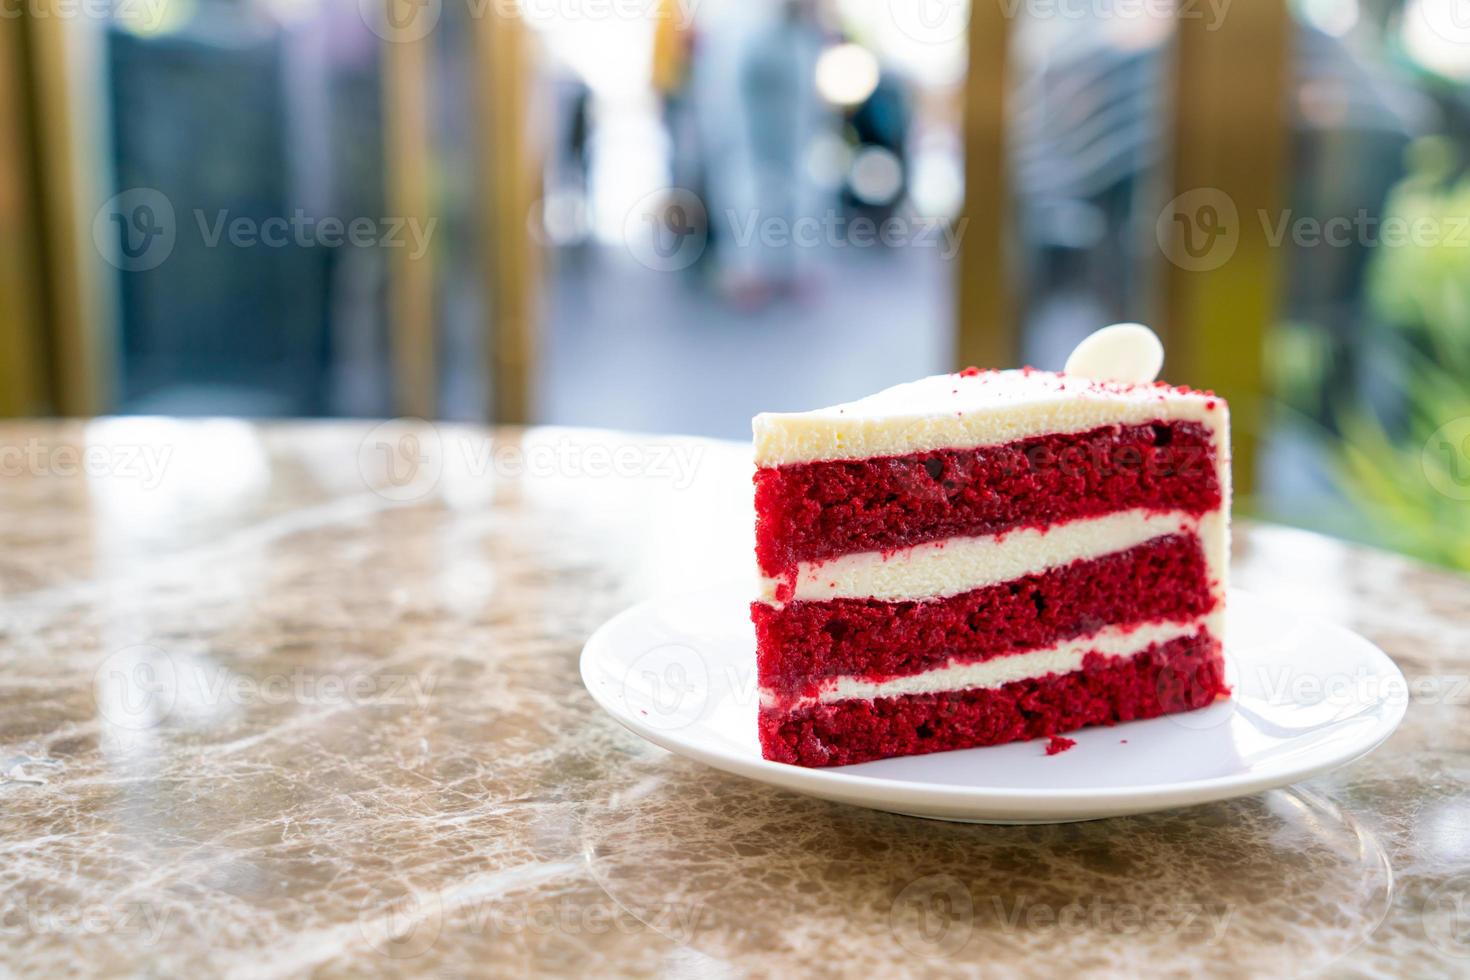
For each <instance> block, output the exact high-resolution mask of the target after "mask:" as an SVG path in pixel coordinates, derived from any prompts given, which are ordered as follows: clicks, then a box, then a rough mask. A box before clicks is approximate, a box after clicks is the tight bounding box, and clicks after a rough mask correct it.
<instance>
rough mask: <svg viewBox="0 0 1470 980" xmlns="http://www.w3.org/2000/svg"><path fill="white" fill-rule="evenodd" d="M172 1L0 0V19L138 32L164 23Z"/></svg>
mask: <svg viewBox="0 0 1470 980" xmlns="http://www.w3.org/2000/svg"><path fill="white" fill-rule="evenodd" d="M169 2H170V0H0V20H19V19H20V18H22V17H25V18H27V19H29V20H90V21H96V22H98V23H121V24H126V25H127V26H129V27H133V28H135V29H137V30H139V31H156V30H158V28H159V27H160V26H162V24H163V19H164V16H165V14H166V13H167V10H168V5H169Z"/></svg>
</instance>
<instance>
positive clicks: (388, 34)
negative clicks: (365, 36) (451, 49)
mask: <svg viewBox="0 0 1470 980" xmlns="http://www.w3.org/2000/svg"><path fill="white" fill-rule="evenodd" d="M357 13H358V16H360V17H361V18H362V22H363V23H364V24H366V25H367V28H368V30H370V31H372V32H373V33H374V34H376V35H377V36H378V37H380V38H382V39H383V40H384V41H388V42H390V43H393V44H411V43H413V42H414V41H422V40H423V39H424V38H426V37H428V36H429V34H430V32H432V31H433V30H434V28H435V27H436V26H438V24H439V18H440V17H442V16H443V15H444V0H357Z"/></svg>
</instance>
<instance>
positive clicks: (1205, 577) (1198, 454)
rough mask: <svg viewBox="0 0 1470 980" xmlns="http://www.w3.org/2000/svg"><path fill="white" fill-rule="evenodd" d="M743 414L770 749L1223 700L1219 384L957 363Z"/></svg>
mask: <svg viewBox="0 0 1470 980" xmlns="http://www.w3.org/2000/svg"><path fill="white" fill-rule="evenodd" d="M1113 329H1117V328H1113ZM1131 329H1139V328H1131ZM1079 351H1080V348H1079ZM1094 360H1096V359H1094ZM1103 361H1104V362H1106V361H1107V358H1103ZM1070 366H1071V362H1069V367H1070ZM1155 371H1157V365H1156V364H1155V365H1154V366H1153V367H1152V369H1151V370H1147V372H1146V374H1145V376H1146V377H1147V378H1150V379H1151V378H1152V376H1153V373H1154V372H1155ZM1092 373H1093V374H1094V375H1095V376H1097V377H1118V376H1120V375H1122V376H1125V377H1126V376H1127V375H1128V371H1127V370H1118V369H1117V368H1116V367H1115V366H1113V365H1107V367H1106V368H1105V369H1098V370H1095V371H1093V372H1092ZM1140 373H1144V372H1142V371H1139V370H1135V371H1134V374H1135V376H1136V375H1137V374H1140ZM754 428H755V455H756V464H757V471H756V475H755V502H756V538H757V542H756V555H757V558H758V561H759V564H760V569H761V572H762V576H763V590H762V595H761V597H760V598H759V599H758V600H757V601H756V602H754V603H753V604H752V607H751V612H752V617H753V618H754V620H755V628H756V639H757V666H758V676H759V684H760V695H761V706H760V740H761V746H762V749H763V751H764V754H765V756H766V758H768V759H775V760H778V761H781V762H790V763H795V764H797V765H803V766H834V765H844V764H847V763H854V762H863V761H866V760H870V759H879V758H884V757H887V756H895V755H908V754H915V753H922V752H937V751H942V750H945V749H956V748H967V747H972V746H981V745H995V744H999V743H1002V742H1011V741H1016V740H1019V739H1031V738H1038V737H1046V736H1054V735H1057V734H1059V733H1062V732H1068V731H1072V730H1074V729H1077V728H1081V727H1084V726H1087V725H1111V724H1114V723H1115V722H1119V721H1127V720H1131V719H1137V718H1152V717H1156V716H1158V715H1162V714H1166V713H1170V712H1177V711H1187V710H1191V709H1194V708H1200V707H1203V706H1205V705H1208V704H1210V703H1211V702H1213V701H1214V700H1215V699H1216V698H1217V697H1220V696H1222V695H1223V694H1225V693H1227V689H1226V686H1225V681H1224V669H1223V660H1222V656H1221V640H1222V625H1223V620H1224V600H1225V584H1226V562H1227V552H1228V538H1229V505H1230V470H1229V423H1228V415H1227V409H1226V406H1225V403H1224V402H1223V401H1222V400H1221V399H1220V398H1218V397H1216V396H1214V395H1213V394H1211V393H1209V392H1199V391H1192V390H1188V389H1185V388H1174V387H1169V386H1167V385H1165V384H1163V383H1162V382H1159V383H1148V382H1142V383H1138V382H1132V383H1130V382H1127V381H1114V380H1095V378H1089V377H1083V376H1080V375H1078V374H1076V373H1073V374H1059V373H1051V372H1044V371H1035V370H1031V369H1026V370H1020V371H977V370H975V369H973V368H972V369H969V370H966V371H963V372H960V373H959V374H951V375H941V376H938V377H933V378H926V379H924V380H922V381H916V382H914V383H912V384H906V385H900V386H898V387H896V388H890V389H888V390H887V391H884V392H881V393H879V394H877V395H873V396H871V397H869V398H865V399H862V400H860V401H856V402H852V403H849V404H846V405H838V406H835V407H833V408H827V409H820V410H818V411H814V412H803V413H794V414H764V415H759V416H757V417H756V419H755V422H754ZM1059 744H1060V743H1059Z"/></svg>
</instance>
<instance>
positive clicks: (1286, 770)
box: [578, 583, 1408, 812]
mask: <svg viewBox="0 0 1470 980" xmlns="http://www.w3.org/2000/svg"><path fill="white" fill-rule="evenodd" d="M735 587H736V586H734V584H733V583H722V584H718V585H711V586H707V587H705V588H702V589H697V590H693V591H690V592H684V593H673V594H665V595H661V596H654V597H650V598H648V599H644V600H643V601H641V602H638V603H635V604H633V605H631V606H629V607H628V608H626V609H624V610H622V611H621V612H619V613H618V614H616V615H615V616H612V617H611V618H609V619H608V620H606V621H605V622H604V623H603V624H602V625H601V626H599V627H598V628H597V629H596V630H595V631H594V632H593V633H592V635H591V636H590V637H588V639H587V641H586V643H585V644H584V645H583V647H582V652H581V655H580V657H579V659H578V673H579V674H580V676H581V680H582V685H583V687H584V688H585V689H586V690H587V692H588V693H589V694H590V695H591V696H592V699H593V700H594V701H595V702H596V703H597V705H598V706H599V707H600V708H602V710H603V711H605V712H607V713H608V714H609V715H610V716H611V717H612V718H613V720H615V721H616V722H618V724H619V725H621V726H622V727H623V728H625V729H627V730H628V731H630V732H632V733H633V734H635V735H637V736H639V737H640V738H643V739H645V740H646V741H648V742H651V743H652V744H654V745H657V746H658V747H660V748H662V749H665V750H666V751H669V752H672V753H674V754H675V755H680V756H684V757H685V758H690V759H693V760H695V761H696V762H700V763H703V764H704V765H708V766H710V767H712V768H715V769H718V770H720V771H722V772H729V773H732V774H734V775H738V776H744V777H746V778H750V779H756V780H758V781H761V782H765V783H769V784H774V785H779V786H781V787H783V788H787V789H794V790H797V791H800V792H809V793H812V794H814V795H824V794H823V793H822V790H824V789H825V790H826V791H827V792H834V791H837V790H839V789H841V790H847V791H848V792H846V793H844V794H843V795H844V797H847V798H852V797H854V796H856V797H858V798H861V799H863V800H864V801H865V804H870V805H875V806H876V805H879V804H883V805H885V806H887V805H900V804H902V803H908V804H910V805H912V803H913V802H916V801H922V802H923V803H925V804H935V805H942V806H950V807H953V806H957V805H958V806H972V807H982V808H983V807H986V806H991V807H996V806H999V807H1000V808H1002V809H1011V808H1012V807H1013V805H1014V804H1017V803H1033V804H1035V803H1043V804H1046V805H1048V806H1051V807H1059V808H1062V809H1064V810H1070V809H1076V808H1078V807H1082V806H1088V805H1098V804H1119V803H1125V802H1127V801H1130V800H1135V799H1137V800H1138V801H1139V802H1141V803H1142V802H1145V800H1146V809H1148V810H1158V809H1167V808H1170V807H1174V806H1180V805H1188V804H1194V803H1204V802H1210V801H1212V800H1219V799H1228V798H1234V797H1237V796H1248V795H1252V794H1255V793H1259V792H1262V791H1264V790H1268V789H1274V788H1276V787H1279V786H1286V785H1290V784H1292V783H1295V782H1298V781H1300V780H1303V779H1307V778H1310V777H1312V776H1315V775H1319V774H1321V773H1324V772H1329V771H1331V770H1334V769H1338V768H1341V767H1342V766H1346V765H1350V764H1352V763H1353V762H1356V761H1358V760H1359V759H1362V758H1363V757H1364V756H1366V755H1368V754H1370V753H1371V752H1373V751H1374V750H1375V749H1377V748H1378V747H1379V746H1381V745H1382V744H1383V743H1384V742H1386V741H1387V740H1388V739H1389V738H1391V737H1392V736H1393V734H1394V733H1395V732H1396V731H1397V730H1398V728H1399V726H1400V725H1401V724H1402V723H1403V720H1404V717H1405V715H1406V714H1407V711H1408V699H1407V698H1404V699H1395V698H1386V697H1380V698H1379V699H1378V700H1377V703H1378V704H1380V705H1382V706H1383V708H1384V710H1385V711H1386V715H1385V717H1386V718H1387V720H1386V721H1385V722H1384V723H1382V724H1381V725H1380V726H1378V727H1376V728H1375V729H1374V731H1373V736H1372V738H1371V739H1365V740H1364V741H1363V742H1362V743H1361V744H1355V745H1353V747H1352V750H1351V751H1350V752H1346V753H1342V754H1336V755H1333V756H1330V757H1328V758H1325V759H1309V760H1308V761H1307V762H1306V763H1305V764H1297V765H1294V766H1293V765H1288V766H1285V767H1282V768H1277V769H1271V770H1267V771H1264V772H1260V773H1254V774H1252V773H1245V774H1226V775H1219V776H1210V777H1206V778H1203V779H1194V780H1187V781H1181V782H1169V783H1148V784H1142V783H1140V784H1137V785H1133V786H1116V787H1093V788H1075V787H1040V788H1036V789H1024V788H1017V787H981V786H963V785H953V784H940V783H929V782H920V781H915V780H911V779H896V778H887V777H879V776H870V775H865V774H861V773H851V772H843V771H841V770H842V769H843V768H845V767H841V766H834V767H830V768H821V767H808V766H796V765H791V764H788V763H783V762H775V761H773V760H770V759H766V758H764V757H762V756H750V757H747V756H745V755H743V754H737V753H735V752H726V751H720V750H717V749H716V750H712V749H707V748H703V747H701V746H699V745H697V744H694V743H691V742H689V741H686V740H681V739H679V738H677V737H675V736H674V734H672V733H670V732H668V731H665V730H663V729H659V728H656V727H653V726H650V725H646V724H641V723H640V722H639V721H638V719H637V718H636V717H634V716H632V715H631V714H630V713H628V712H626V711H622V710H619V708H618V707H617V706H616V703H615V702H616V697H615V696H614V695H612V694H610V693H608V694H606V696H604V694H602V693H599V691H598V687H599V685H597V684H594V683H593V676H592V671H593V670H594V669H595V663H596V660H597V658H598V657H599V656H600V654H599V648H600V647H602V646H603V645H604V644H607V643H609V642H611V641H610V640H609V639H608V635H609V634H610V633H611V632H612V631H613V630H614V629H615V627H616V626H618V625H619V624H621V623H623V622H625V621H626V620H627V619H630V618H633V617H634V616H637V615H639V614H640V613H643V612H644V611H645V610H646V609H648V608H650V607H655V606H659V605H663V604H666V603H671V602H677V601H679V600H681V599H687V598H692V597H695V596H703V595H709V594H712V593H718V592H721V591H726V590H732V589H733V588H735ZM1227 601H1228V602H1229V603H1230V604H1236V603H1241V604H1244V605H1247V606H1249V605H1256V606H1258V607H1261V608H1267V609H1271V610H1274V611H1276V612H1278V613H1280V614H1284V615H1287V616H1290V617H1292V618H1293V619H1295V620H1296V621H1298V622H1301V623H1304V624H1307V625H1309V626H1310V627H1312V628H1313V629H1314V630H1315V629H1322V628H1325V629H1327V630H1330V631H1335V632H1339V633H1344V634H1347V635H1348V636H1351V637H1352V638H1353V639H1354V640H1355V641H1357V642H1359V643H1361V644H1363V645H1364V646H1365V648H1366V650H1367V651H1371V653H1372V655H1373V656H1374V657H1376V658H1377V659H1378V660H1379V661H1380V663H1381V666H1382V667H1384V668H1386V670H1385V671H1384V673H1383V676H1384V677H1385V680H1387V681H1393V680H1394V679H1396V680H1397V684H1396V685H1395V689H1399V690H1403V689H1405V688H1404V687H1403V685H1404V684H1406V683H1407V682H1406V680H1405V678H1404V674H1403V671H1402V670H1401V669H1400V668H1399V666H1398V664H1397V663H1396V662H1395V661H1394V659H1393V658H1392V657H1391V656H1389V655H1388V653H1387V652H1385V651H1384V650H1383V648H1382V647H1380V646H1379V645H1378V644H1376V643H1374V642H1373V641H1372V640H1370V639H1368V638H1367V637H1365V636H1363V635H1362V634H1361V633H1358V632H1356V631H1354V630H1352V629H1349V628H1348V627H1346V626H1343V625H1341V624H1338V623H1334V622H1331V621H1330V620H1327V619H1323V618H1321V617H1319V616H1314V615H1310V614H1304V613H1300V612H1297V611H1295V610H1292V609H1288V608H1286V607H1284V606H1281V605H1280V604H1277V603H1274V602H1272V601H1271V600H1269V599H1266V598H1263V597H1261V596H1260V595H1257V594H1255V593H1253V592H1250V591H1249V590H1245V589H1240V588H1236V587H1232V588H1231V589H1230V590H1229V598H1228V600H1227ZM1202 710H1206V711H1208V710H1210V709H1209V708H1205V709H1202ZM1124 724H1126V723H1124ZM1092 727H1093V728H1096V729H1097V730H1104V729H1107V730H1112V729H1111V728H1109V727H1108V726H1092ZM1114 727H1116V726H1114ZM1084 730H1091V729H1084ZM1032 741H1035V740H1032ZM986 747H989V746H986ZM962 751H973V750H962ZM1008 804H1009V805H1011V806H1008ZM1130 812H1143V810H1142V809H1139V810H1137V811H1130Z"/></svg>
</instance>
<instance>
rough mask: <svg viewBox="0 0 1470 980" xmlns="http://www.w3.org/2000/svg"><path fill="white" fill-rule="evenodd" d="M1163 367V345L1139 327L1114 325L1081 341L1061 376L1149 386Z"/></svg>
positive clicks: (1130, 324)
mask: <svg viewBox="0 0 1470 980" xmlns="http://www.w3.org/2000/svg"><path fill="white" fill-rule="evenodd" d="M1163 366H1164V345H1163V344H1162V343H1160V342H1159V338H1158V335H1157V334H1155V333H1154V332H1153V331H1152V330H1150V329H1149V328H1148V327H1145V326H1144V325H1143V324H1141V323H1115V324H1113V325H1112V326H1111V327H1103V328H1102V329H1101V330H1098V331H1096V332H1095V333H1093V334H1091V335H1090V336H1088V337H1087V339H1085V340H1083V341H1082V343H1080V344H1078V345H1077V348H1076V350H1074V351H1072V356H1071V357H1068V358H1067V366H1066V367H1065V368H1063V369H1062V372H1063V373H1064V374H1068V375H1071V376H1073V377H1079V378H1091V379H1092V380H1093V381H1116V382H1120V383H1123V384H1148V383H1149V382H1151V381H1153V380H1154V379H1155V378H1157V377H1158V376H1159V369H1160V368H1162V367H1163Z"/></svg>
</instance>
